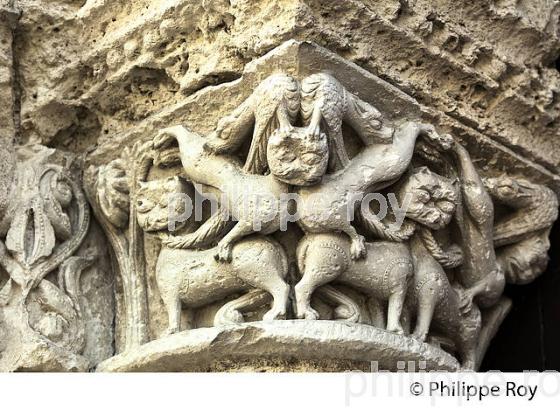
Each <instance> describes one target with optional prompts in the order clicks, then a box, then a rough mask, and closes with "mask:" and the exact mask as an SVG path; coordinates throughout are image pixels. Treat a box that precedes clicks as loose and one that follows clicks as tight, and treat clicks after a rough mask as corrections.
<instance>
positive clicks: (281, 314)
mask: <svg viewBox="0 0 560 410" xmlns="http://www.w3.org/2000/svg"><path fill="white" fill-rule="evenodd" d="M285 318H286V308H284V309H274V308H273V309H270V310H269V311H268V312H266V313H265V314H264V316H263V321H265V322H272V321H273V320H281V319H285Z"/></svg>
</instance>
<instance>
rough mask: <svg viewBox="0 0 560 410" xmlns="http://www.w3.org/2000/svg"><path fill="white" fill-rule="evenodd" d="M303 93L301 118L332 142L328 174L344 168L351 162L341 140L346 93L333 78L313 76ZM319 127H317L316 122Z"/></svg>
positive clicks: (302, 86) (319, 75) (325, 75)
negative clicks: (321, 131)
mask: <svg viewBox="0 0 560 410" xmlns="http://www.w3.org/2000/svg"><path fill="white" fill-rule="evenodd" d="M301 89H302V104H301V107H302V116H303V121H304V123H305V124H307V125H308V126H310V127H311V128H315V127H318V126H320V125H321V127H322V129H323V130H324V131H325V133H326V134H327V136H328V141H329V170H330V171H331V172H332V171H335V170H338V169H341V168H344V167H345V166H346V165H348V163H349V162H350V159H349V158H348V154H347V153H346V149H345V148H344V139H343V136H342V119H343V117H344V113H345V110H346V101H345V93H346V90H345V89H344V87H343V86H342V84H340V83H339V82H338V81H337V80H336V79H335V78H334V77H332V76H330V75H328V74H325V73H320V74H313V75H310V76H309V77H307V78H305V79H304V80H303V82H302V85H301ZM316 121H320V123H316V124H314V122H316Z"/></svg>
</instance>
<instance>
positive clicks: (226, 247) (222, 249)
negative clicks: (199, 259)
mask: <svg viewBox="0 0 560 410" xmlns="http://www.w3.org/2000/svg"><path fill="white" fill-rule="evenodd" d="M232 249H233V246H232V245H231V244H218V249H217V251H216V253H215V254H214V259H216V260H217V261H219V262H228V263H229V262H231V260H232Z"/></svg>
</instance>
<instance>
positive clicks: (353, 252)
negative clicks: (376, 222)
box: [350, 235, 367, 260]
mask: <svg viewBox="0 0 560 410" xmlns="http://www.w3.org/2000/svg"><path fill="white" fill-rule="evenodd" d="M366 254H367V250H366V240H365V238H364V237H363V236H362V235H358V237H357V238H356V239H352V243H351V245H350V256H351V257H352V259H354V260H356V259H360V258H364V257H365V256H366Z"/></svg>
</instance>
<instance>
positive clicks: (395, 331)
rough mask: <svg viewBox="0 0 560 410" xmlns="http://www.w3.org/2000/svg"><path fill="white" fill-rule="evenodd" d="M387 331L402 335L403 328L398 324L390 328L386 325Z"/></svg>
mask: <svg viewBox="0 0 560 410" xmlns="http://www.w3.org/2000/svg"><path fill="white" fill-rule="evenodd" d="M387 332H391V333H395V334H397V335H404V329H403V328H402V327H401V326H400V325H398V326H395V327H392V328H389V327H388V328H387Z"/></svg>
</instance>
